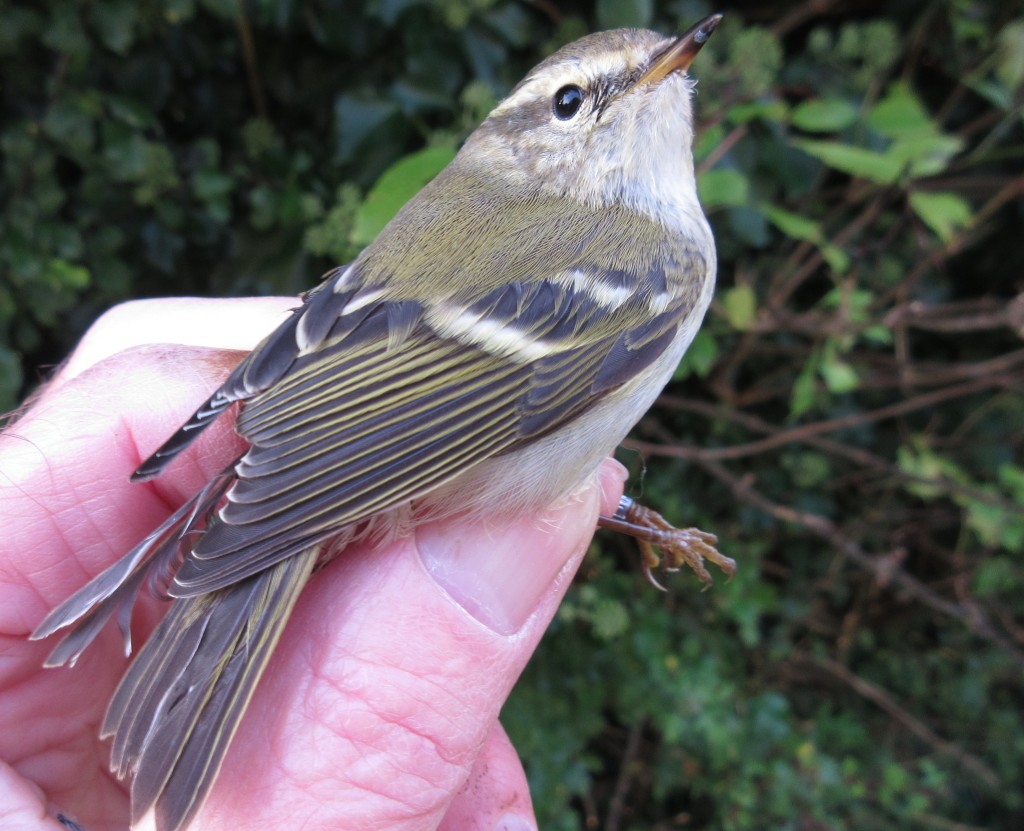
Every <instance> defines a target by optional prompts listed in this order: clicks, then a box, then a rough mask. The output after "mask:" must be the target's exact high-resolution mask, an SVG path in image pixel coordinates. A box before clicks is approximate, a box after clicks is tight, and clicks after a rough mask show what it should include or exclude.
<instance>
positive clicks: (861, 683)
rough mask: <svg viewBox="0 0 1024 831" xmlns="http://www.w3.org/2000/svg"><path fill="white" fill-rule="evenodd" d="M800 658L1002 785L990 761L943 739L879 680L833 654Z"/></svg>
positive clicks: (978, 773)
mask: <svg viewBox="0 0 1024 831" xmlns="http://www.w3.org/2000/svg"><path fill="white" fill-rule="evenodd" d="M800 658H801V659H803V660H806V661H811V662H812V663H814V664H816V665H817V666H819V667H821V668H822V669H824V670H826V671H827V672H829V673H830V674H832V675H833V676H835V677H836V678H838V679H839V680H841V681H842V682H843V683H845V684H847V685H849V686H850V687H851V688H852V689H853V690H854V691H855V692H856V693H857V694H858V695H860V696H862V697H864V698H866V699H867V700H868V701H870V702H871V703H872V704H875V705H876V706H878V707H880V708H881V709H883V710H885V712H887V713H888V714H889V715H890V716H892V717H893V718H894V719H896V721H898V722H899V723H900V724H902V725H903V726H904V727H905V728H906V729H907V730H909V731H910V732H911V733H913V734H914V735H915V736H917V737H918V738H919V739H920V740H921V741H923V742H925V743H926V744H928V745H929V746H931V747H932V748H933V749H934V750H935V751H936V752H937V753H941V754H942V755H943V756H949V757H950V758H951V759H953V760H954V761H956V762H959V763H960V764H961V765H962V766H963V768H964V769H965V770H967V771H970V772H971V773H973V774H974V775H975V776H977V777H978V778H979V779H981V780H982V781H983V782H984V783H985V784H986V785H988V786H989V787H990V788H998V787H1000V786H1001V785H1002V780H1001V779H1000V778H999V774H998V773H996V771H995V770H993V769H992V768H991V767H989V765H987V764H985V762H983V761H982V760H981V759H979V758H977V757H976V756H974V755H972V754H970V753H968V752H967V751H966V750H964V749H963V748H962V747H960V746H959V745H957V744H954V743H953V742H950V741H946V739H943V738H942V737H941V736H939V735H938V734H937V733H935V732H934V731H933V730H932V729H931V728H930V727H928V725H927V724H925V723H924V722H923V721H921V720H920V719H918V718H917V717H916V716H914V715H913V714H912V713H910V712H909V711H908V710H906V709H905V708H903V707H901V706H900V705H899V704H898V703H897V701H896V699H895V698H893V696H891V695H890V694H889V693H888V692H887V691H886V690H885V689H883V688H882V687H880V686H879V685H878V684H875V683H874V682H873V681H868V680H867V679H866V678H861V677H860V676H859V675H857V674H856V673H854V672H852V671H851V670H850V669H848V668H847V667H845V666H843V665H842V664H841V663H839V662H838V661H834V660H832V659H831V658H827V657H823V656H816V657H813V658H812V657H811V656H809V655H803V656H800Z"/></svg>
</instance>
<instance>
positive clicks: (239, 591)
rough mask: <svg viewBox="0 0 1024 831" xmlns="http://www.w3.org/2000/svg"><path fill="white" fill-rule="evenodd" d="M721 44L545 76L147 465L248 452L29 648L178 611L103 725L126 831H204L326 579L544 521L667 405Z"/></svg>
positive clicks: (652, 545)
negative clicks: (366, 562) (502, 527)
mask: <svg viewBox="0 0 1024 831" xmlns="http://www.w3.org/2000/svg"><path fill="white" fill-rule="evenodd" d="M721 19H722V16H721V15H712V16H711V17H708V18H706V19H704V20H702V21H701V22H700V23H698V24H697V25H696V26H694V27H693V28H691V29H690V30H689V31H687V32H686V33H685V34H683V35H680V36H665V35H661V34H658V33H655V32H652V31H647V30H640V29H618V30H613V31H608V32H601V33H597V34H593V35H589V36H586V37H584V38H581V39H580V40H577V41H575V42H573V43H571V44H569V45H567V46H565V47H563V48H562V49H560V50H558V51H557V52H555V53H554V54H553V55H551V56H550V57H548V58H547V59H546V60H544V61H543V62H541V63H540V64H539V65H538V66H536V67H535V68H534V69H533V70H531V71H530V72H529V74H527V76H526V77H525V78H524V79H523V80H522V81H521V82H520V83H519V84H518V85H517V86H515V87H514V88H513V89H512V90H511V92H510V93H509V94H508V96H507V97H506V98H505V99H504V100H503V101H501V102H500V103H499V104H498V105H497V106H496V108H495V109H494V110H493V111H492V112H491V113H490V115H489V116H488V117H487V118H486V120H485V121H484V122H483V123H482V124H481V125H480V126H479V127H478V128H477V129H476V130H475V131H474V132H473V133H472V134H471V135H470V136H469V137H468V138H467V140H466V141H465V143H464V144H463V146H462V148H461V149H460V151H459V152H458V154H457V155H456V156H455V158H454V159H453V161H452V162H451V163H450V164H449V166H448V167H447V168H445V169H444V170H443V171H441V172H440V173H439V174H438V175H437V176H436V177H435V178H434V179H433V180H432V181H431V182H430V183H428V184H427V185H426V186H425V187H424V188H423V190H422V191H420V193H419V194H418V195H416V196H415V197H413V198H412V199H411V200H410V201H409V202H408V203H407V204H406V205H405V206H404V207H403V208H402V209H401V210H400V211H399V212H398V213H397V214H396V216H395V217H394V218H393V219H392V221H391V222H390V223H389V224H388V225H387V226H386V227H385V228H384V229H383V230H382V231H381V233H380V234H379V236H378V237H377V238H376V240H374V242H373V243H372V244H370V245H369V246H368V247H367V248H366V249H364V250H363V251H362V252H361V253H360V254H359V255H358V256H357V257H356V258H355V259H354V260H353V261H352V262H351V263H348V264H346V265H344V266H340V267H338V268H336V269H334V270H333V271H331V272H329V273H328V274H327V275H326V277H325V278H324V279H323V280H322V282H320V283H319V285H317V286H316V287H315V288H313V289H312V290H310V291H309V292H307V293H306V294H304V295H303V296H302V300H301V304H300V305H298V306H297V307H296V308H295V309H294V310H293V311H292V312H291V313H290V315H289V317H288V318H287V319H286V320H285V321H284V322H283V323H282V324H281V325H280V326H279V328H277V329H276V330H275V331H274V332H272V333H271V334H270V335H269V336H267V338H266V339H265V340H263V341H262V342H261V343H260V344H259V345H258V346H257V347H256V348H255V349H254V350H253V351H252V352H251V353H249V354H248V355H247V356H246V357H245V358H243V359H242V360H241V362H240V363H239V364H238V365H237V367H236V368H235V369H234V370H233V371H232V372H231V373H230V375H229V376H228V378H227V379H226V380H225V381H224V383H223V385H222V386H221V387H220V388H219V389H217V390H216V391H215V392H214V393H213V394H212V396H210V397H209V398H208V400H206V401H205V402H204V403H202V404H201V405H200V406H199V407H198V409H197V410H196V411H195V413H194V415H192V417H191V418H189V419H188V421H187V422H186V423H185V424H184V425H182V427H181V428H180V429H179V430H178V431H177V432H175V433H174V434H173V435H172V436H171V437H170V438H169V439H168V440H167V441H166V442H165V443H164V444H163V445H162V446H161V447H160V448H158V449H157V450H156V451H155V452H154V453H153V454H152V455H151V456H150V457H149V458H148V459H147V460H146V461H144V462H143V463H142V464H141V465H140V466H139V467H138V469H137V470H136V472H135V473H134V475H133V477H132V478H133V479H134V480H137V481H143V480H147V479H150V478H152V477H155V476H157V475H159V474H160V473H161V472H162V471H163V470H164V469H165V468H166V467H167V465H168V464H170V463H171V462H172V461H173V460H174V458H175V457H176V456H177V455H178V454H179V453H181V452H182V451H183V450H184V449H185V448H186V447H187V446H188V445H189V444H190V443H191V442H192V441H193V440H194V439H195V438H196V436H197V435H199V433H201V432H202V430H203V429H204V428H205V427H207V426H208V425H210V424H211V423H212V422H213V421H214V420H216V419H217V418H218V417H220V416H222V415H224V414H225V413H226V412H228V411H229V410H232V409H233V408H235V405H237V408H236V409H237V418H236V424H235V429H236V431H237V432H238V434H239V435H240V436H241V437H242V438H243V439H244V440H245V442H246V443H247V449H245V451H244V452H243V453H242V454H241V455H240V456H239V457H238V458H237V459H235V460H234V462H233V463H232V464H231V465H229V466H228V467H227V468H225V469H224V470H223V471H222V472H220V473H219V474H218V475H216V476H214V477H213V478H212V479H211V480H210V481H209V482H208V483H207V484H205V486H203V487H202V488H201V489H200V490H199V492H198V493H196V494H195V495H194V496H193V497H192V498H191V499H189V500H188V501H187V502H186V503H185V504H184V505H183V506H182V507H181V508H180V509H178V510H177V511H176V512H174V513H173V514H172V515H171V516H170V517H169V518H168V519H167V520H166V521H165V522H164V523H163V524H161V525H160V526H159V527H158V528H156V529H155V530H154V531H153V532H152V533H150V534H149V535H148V536H147V537H146V538H145V539H144V540H142V541H141V542H140V543H139V544H138V545H137V546H136V547H135V548H133V549H132V550H131V551H129V552H128V553H127V554H126V555H125V556H124V557H123V558H122V559H120V560H118V561H117V562H115V563H114V564H113V565H111V566H110V567H109V568H108V569H107V570H106V571H104V572H102V573H101V574H99V575H98V576H96V577H95V578H94V579H93V580H92V581H91V582H89V583H88V584H86V585H85V586H84V587H82V588H81V589H80V590H78V591H77V592H76V593H75V594H73V595H72V596H71V597H69V598H68V599H67V600H65V601H64V602H63V603H62V604H60V605H59V606H58V607H57V608H55V609H54V610H53V611H51V612H50V613H49V614H48V615H47V616H46V618H45V619H44V620H43V621H42V622H41V623H40V624H39V626H38V627H37V628H36V629H35V631H34V632H33V634H32V636H31V637H33V638H34V639H42V638H46V637H49V636H50V635H53V634H55V633H57V632H58V631H61V630H69V631H67V632H66V633H65V634H64V637H63V639H62V640H61V641H60V642H59V643H58V644H57V646H56V647H55V648H54V650H53V651H52V653H51V654H50V656H49V658H48V659H47V661H46V663H47V665H48V666H61V665H65V664H74V662H75V660H76V659H77V658H78V657H79V656H80V655H81V654H82V652H83V651H84V650H85V649H86V648H87V647H88V646H89V644H90V643H91V642H92V641H93V639H94V638H95V637H96V635H97V634H98V633H99V632H100V631H101V630H102V629H103V628H104V626H105V625H106V624H107V623H108V621H109V620H110V619H111V618H112V617H114V616H116V618H117V622H118V625H119V627H120V629H121V632H122V634H123V636H124V639H125V649H126V652H127V653H130V652H131V651H132V643H131V634H130V620H131V609H132V606H133V603H134V600H135V598H136V597H137V595H138V593H139V591H140V590H142V589H143V587H144V586H145V587H147V589H148V591H150V592H151V593H154V594H156V595H157V596H160V597H163V598H166V599H167V600H168V601H169V608H168V611H167V613H166V614H165V616H164V617H163V619H162V620H161V622H160V623H159V624H158V626H157V627H156V629H155V631H154V632H153V633H152V635H151V636H150V638H149V639H148V641H147V642H146V643H145V644H144V645H143V646H142V648H141V649H140V650H139V651H138V654H137V655H136V656H135V658H134V660H133V661H132V663H131V664H130V665H129V667H128V669H127V670H126V672H125V675H124V677H123V678H122V680H121V682H120V684H119V686H118V688H117V690H116V691H115V693H114V695H113V697H112V699H111V702H110V704H109V707H108V710H107V713H106V716H105V719H104V721H103V724H102V727H101V736H103V737H112V752H111V763H110V764H111V770H112V771H113V772H115V773H116V774H117V775H118V776H119V777H121V778H125V777H128V778H130V779H131V788H130V789H131V820H132V823H133V824H134V823H137V822H138V821H139V820H140V818H142V817H143V816H144V815H146V814H148V813H152V814H153V815H154V816H155V817H156V822H157V827H158V828H159V829H160V831H178V829H182V828H184V827H185V826H186V825H188V823H189V822H190V821H191V820H192V819H193V818H194V817H195V815H196V812H197V811H198V810H199V808H200V807H201V806H202V804H203V802H204V800H205V799H206V797H207V796H208V794H209V792H210V788H211V787H212V785H213V783H214V781H215V780H216V776H217V772H218V770H219V768H220V764H221V762H222V760H223V757H224V754H225V752H226V750H227V748H228V746H229V745H230V742H231V738H232V736H233V735H234V733H235V730H236V728H237V727H238V724H239V722H240V720H241V719H242V717H243V714H244V712H245V709H246V705H247V703H248V701H249V698H250V696H251V694H252V692H253V689H254V688H255V686H256V684H257V682H258V681H259V678H260V676H261V674H262V672H263V670H264V668H265V666H266V663H267V660H268V658H269V656H270V654H271V652H272V651H273V649H274V646H275V644H276V643H277V641H278V639H279V637H280V635H281V632H282V630H283V628H284V626H285V624H286V622H287V620H288V616H289V614H290V612H291V610H292V608H293V606H294V603H295V601H296V599H297V597H298V596H299V593H300V592H301V590H302V588H303V586H304V585H305V584H306V583H307V581H309V580H310V579H311V578H312V577H313V574H314V571H315V570H316V569H317V568H318V567H320V566H322V565H323V564H324V562H325V561H326V560H327V559H329V558H331V557H333V556H335V555H336V554H338V553H339V552H341V551H343V550H344V548H345V547H346V545H348V544H350V543H353V542H355V541H361V542H366V541H370V542H371V543H373V542H382V541H385V540H388V539H391V538H394V537H395V536H396V535H398V534H403V533H408V531H409V530H410V529H412V528H414V527H415V526H416V524H417V523H420V522H424V521H428V520H436V519H438V518H442V517H446V516H452V515H455V514H459V515H461V516H465V517H468V518H475V519H480V520H483V519H485V518H488V517H495V516H507V515H510V514H523V513H529V512H531V511H538V512H539V511H540V510H542V509H543V508H545V507H547V506H548V505H549V504H551V503H552V502H554V501H555V500H557V499H558V498H560V497H564V496H565V495H567V494H569V493H571V492H573V491H574V490H575V489H576V488H577V487H578V486H579V485H580V484H581V483H583V482H585V481H586V480H587V479H588V477H590V476H591V474H592V473H593V472H594V471H595V470H596V468H597V466H598V465H599V464H600V462H601V461H602V460H603V459H604V458H605V457H606V456H607V455H609V454H610V453H612V452H613V451H614V449H615V447H616V446H617V445H618V444H619V443H620V442H621V441H622V440H623V438H624V437H625V435H626V433H627V432H628V431H629V430H630V429H631V427H632V426H633V425H634V424H635V423H636V422H637V421H638V420H639V419H640V418H641V417H642V416H643V414H644V413H645V412H646V411H647V409H648V408H649V407H650V406H651V404H652V403H653V402H654V400H655V399H656V397H657V396H658V394H659V393H660V391H661V389H662V388H663V387H664V385H665V384H666V383H667V382H668V380H669V379H670V378H671V376H672V373H673V371H674V369H675V367H676V366H677V364H678V362H679V360H680V359H681V357H682V355H683V354H684V352H685V351H686V349H687V347H688V345H689V344H690V342H691V341H692V339H693V337H694V335H695V333H696V332H697V330H698V328H699V326H700V324H701V321H702V319H703V317H704V314H705V312H706V310H707V308H708V305H709V303H710V301H711V297H712V293H713V290H714V283H715V273H716V254H715V245H714V239H713V236H712V233H711V229H710V226H709V224H708V221H707V219H706V218H705V216H704V213H703V210H702V209H701V206H700V203H699V201H698V198H697V185H696V178H695V171H694V163H693V152H692V147H693V141H694V114H693V104H692V99H693V91H694V86H695V82H694V81H693V79H691V78H690V77H689V75H688V69H689V67H690V64H691V62H692V61H693V59H694V57H695V56H696V55H697V53H698V52H699V50H700V49H701V47H702V46H703V44H704V43H705V42H706V41H707V39H708V37H709V36H710V35H711V33H712V32H713V31H714V30H715V28H716V27H717V26H718V24H719V22H720V21H721ZM599 524H600V525H603V526H606V527H610V528H613V529H616V530H619V531H623V532H625V533H628V534H630V535H632V536H634V537H635V538H637V539H638V540H639V542H640V545H641V550H642V553H643V564H644V569H645V572H646V573H647V575H648V577H651V569H652V568H653V567H655V566H657V565H658V564H659V563H660V564H661V565H662V566H663V567H666V568H668V569H669V570H675V569H678V568H680V567H681V566H683V565H687V566H689V567H691V568H692V569H693V570H694V571H695V572H696V573H697V574H698V576H699V577H700V578H701V580H702V581H704V582H705V583H708V582H710V580H711V578H710V575H709V574H708V572H707V570H706V568H705V566H704V560H709V561H711V562H713V563H715V564H717V565H718V566H719V567H721V568H722V569H723V570H724V571H725V572H726V573H727V574H729V575H730V576H731V574H732V572H733V570H734V568H735V564H734V562H733V561H732V560H731V559H729V558H727V557H725V556H723V555H722V554H720V553H719V552H718V550H717V548H716V547H715V546H716V542H717V541H716V539H715V537H714V536H712V535H710V534H706V533H705V532H702V531H699V530H697V529H682V530H680V529H675V528H674V527H672V526H671V525H670V524H669V523H668V522H667V521H666V520H664V519H663V518H662V517H661V516H660V514H657V513H656V512H654V511H652V510H651V509H649V508H646V507H645V506H642V505H640V504H639V503H636V502H634V501H633V500H632V499H630V498H628V497H624V498H623V501H622V502H621V503H620V505H619V506H618V510H617V512H616V513H615V515H614V516H605V517H602V518H601V520H600V522H599ZM658 551H660V552H661V554H660V555H659V554H658V553H657V552H658ZM651 579H652V580H653V578H652V577H651Z"/></svg>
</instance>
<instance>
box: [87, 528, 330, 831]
mask: <svg viewBox="0 0 1024 831" xmlns="http://www.w3.org/2000/svg"><path fill="white" fill-rule="evenodd" d="M318 553H319V549H318V548H317V547H315V546H314V547H313V548H310V549H308V550H306V551H304V552H302V553H301V554H298V555H296V556H293V557H289V558H288V559H287V560H283V561H281V562H279V563H277V564H276V565H273V566H271V567H270V568H268V569H266V570H265V571H262V572H260V573H259V574H256V575H254V576H252V577H249V578H247V579H245V580H243V581H241V582H239V583H237V584H235V585H233V586H230V587H228V588H225V589H221V590H219V591H216V592H212V593H210V594H204V595H199V596H196V597H188V598H182V599H178V600H175V601H174V604H173V605H172V606H171V609H170V611H169V612H168V613H167V615H166V616H165V617H164V619H163V620H162V621H161V623H160V624H159V626H157V628H156V630H155V631H154V632H153V634H152V636H151V637H150V638H149V640H148V641H147V642H146V644H145V646H143V648H142V649H141V650H140V652H139V654H138V656H137V657H136V658H135V660H134V662H133V663H132V664H131V666H130V667H129V668H128V671H127V672H126V673H125V676H124V678H122V679H121V683H120V685H119V686H118V688H117V692H115V693H114V697H113V699H112V700H111V702H110V707H109V709H108V710H107V715H106V718H105V719H104V721H103V728H102V731H101V735H102V736H103V737H107V736H112V737H113V749H112V753H111V762H110V766H111V770H113V771H115V772H116V773H117V774H118V776H120V777H121V778H124V777H125V776H131V777H132V786H131V802H132V824H133V825H134V824H135V823H136V822H138V821H139V820H140V819H141V818H142V817H143V816H144V815H145V814H146V813H148V812H149V811H150V810H152V811H153V812H154V814H155V819H156V827H157V828H158V829H160V831H177V829H180V828H183V827H184V826H185V825H187V824H188V823H189V822H190V821H191V819H192V818H193V816H194V815H195V813H196V811H198V809H199V807H200V806H201V805H202V803H203V801H204V800H205V798H206V795H207V793H208V791H209V789H210V786H211V785H212V784H213V781H214V779H215V778H216V776H217V772H218V770H219V768H220V764H221V762H222V761H223V758H224V753H225V751H226V750H227V748H228V745H229V744H230V742H231V739H232V737H233V736H234V733H235V730H236V729H237V727H238V724H239V721H240V720H241V718H242V714H243V713H244V712H245V709H246V706H247V705H248V703H249V699H250V698H251V696H252V693H253V690H254V689H255V687H256V683H257V682H258V681H259V678H260V676H261V675H262V674H263V670H264V668H265V667H266V664H267V660H268V659H269V657H270V654H271V653H272V652H273V650H274V646H275V645H276V643H277V641H278V638H280V636H281V632H282V631H283V630H284V626H285V622H286V621H287V620H288V617H289V615H290V614H291V611H292V608H293V607H294V605H295V600H296V599H297V598H298V596H299V592H300V590H301V589H302V587H303V585H304V584H305V583H306V581H307V579H308V578H309V576H310V574H311V573H312V571H313V566H314V565H315V564H316V560H317V556H318Z"/></svg>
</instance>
